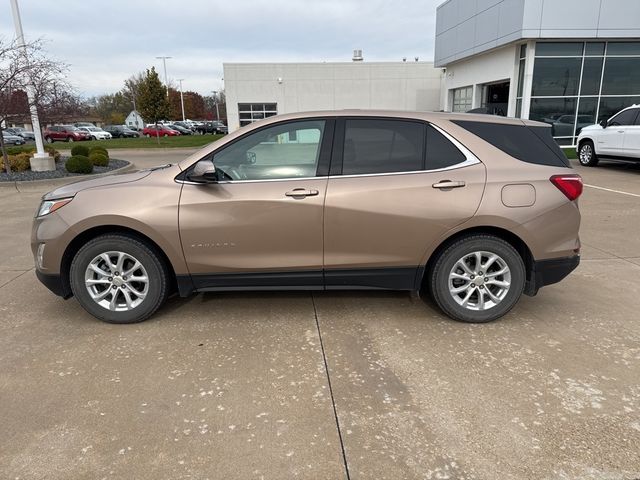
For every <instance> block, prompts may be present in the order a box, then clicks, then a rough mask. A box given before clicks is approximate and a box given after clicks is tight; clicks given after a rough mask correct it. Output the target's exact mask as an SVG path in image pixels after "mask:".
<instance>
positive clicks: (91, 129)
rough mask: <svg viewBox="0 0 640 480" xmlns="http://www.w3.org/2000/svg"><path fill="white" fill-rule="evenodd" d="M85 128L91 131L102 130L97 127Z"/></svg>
mask: <svg viewBox="0 0 640 480" xmlns="http://www.w3.org/2000/svg"><path fill="white" fill-rule="evenodd" d="M87 130H89V131H91V132H101V131H102V130H100V129H99V128H98V127H88V128H87Z"/></svg>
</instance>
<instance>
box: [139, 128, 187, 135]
mask: <svg viewBox="0 0 640 480" xmlns="http://www.w3.org/2000/svg"><path fill="white" fill-rule="evenodd" d="M142 134H143V135H144V136H145V137H174V136H176V135H180V132H178V131H176V130H172V129H170V128H169V127H165V126H164V125H157V126H156V125H152V126H149V127H146V128H144V129H142Z"/></svg>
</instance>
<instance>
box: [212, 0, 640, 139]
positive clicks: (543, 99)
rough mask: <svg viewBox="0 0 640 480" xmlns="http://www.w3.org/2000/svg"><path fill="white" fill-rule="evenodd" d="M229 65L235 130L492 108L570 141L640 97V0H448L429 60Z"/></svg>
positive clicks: (439, 14)
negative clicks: (334, 117) (259, 124)
mask: <svg viewBox="0 0 640 480" xmlns="http://www.w3.org/2000/svg"><path fill="white" fill-rule="evenodd" d="M358 53H359V52H355V56H354V61H352V62H341V63H313V64H296V63H288V64H283V63H280V64H225V65H224V72H225V73H224V75H225V88H226V94H227V109H228V120H229V127H230V130H234V129H236V128H238V127H239V126H242V125H245V124H247V123H250V122H251V121H255V120H257V119H260V118H264V117H267V116H270V115H274V114H276V113H278V114H280V113H289V112H295V111H305V110H330V109H342V108H384V109H398V110H422V111H432V110H444V111H457V112H466V111H469V110H473V109H480V111H482V112H486V113H490V114H496V115H506V116H511V117H520V118H529V119H532V120H539V121H543V122H547V123H549V124H551V125H552V128H553V135H554V137H555V138H556V140H557V142H558V143H559V144H561V145H565V146H568V145H573V144H575V139H576V136H577V134H578V133H579V131H580V129H581V128H582V127H583V126H585V125H589V124H593V123H596V122H597V121H599V120H601V119H603V118H608V117H610V116H611V115H612V114H614V113H615V112H617V111H619V110H621V109H622V108H624V107H626V106H629V105H632V104H634V103H640V0H561V1H560V0H448V1H447V2H445V3H443V4H442V5H440V6H439V7H438V9H437V13H436V32H435V55H434V57H435V58H434V61H433V63H431V62H414V61H411V60H413V59H411V60H410V61H403V62H382V63H379V62H375V63H373V62H371V63H370V62H366V61H362V60H361V57H360V55H358Z"/></svg>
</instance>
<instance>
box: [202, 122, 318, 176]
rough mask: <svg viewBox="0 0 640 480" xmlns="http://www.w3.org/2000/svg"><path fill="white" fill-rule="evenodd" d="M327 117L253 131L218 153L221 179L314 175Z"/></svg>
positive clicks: (216, 155) (216, 162) (217, 159)
mask: <svg viewBox="0 0 640 480" xmlns="http://www.w3.org/2000/svg"><path fill="white" fill-rule="evenodd" d="M324 125H325V122H324V120H309V121H301V122H290V123H285V124H279V125H274V126H272V127H268V128H264V129H261V130H259V131H257V132H253V133H250V134H248V135H246V136H244V137H242V138H241V139H240V140H238V141H236V142H234V143H232V144H231V145H229V146H228V147H226V148H225V149H224V150H222V151H221V152H219V153H216V154H215V156H214V158H213V162H214V164H215V166H216V169H217V170H219V171H220V172H221V174H222V177H221V178H220V179H221V180H267V179H278V178H296V177H314V176H315V175H316V170H317V166H318V158H319V156H320V145H321V143H322V134H323V132H324Z"/></svg>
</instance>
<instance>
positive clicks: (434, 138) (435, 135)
mask: <svg viewBox="0 0 640 480" xmlns="http://www.w3.org/2000/svg"><path fill="white" fill-rule="evenodd" d="M466 159H467V158H466V157H465V156H464V154H463V153H462V152H461V151H460V150H458V148H457V147H456V146H455V145H454V144H453V143H451V142H450V141H449V140H448V139H447V138H446V137H445V136H444V135H442V134H441V133H440V132H439V131H437V130H436V129H435V128H433V127H431V126H428V127H427V161H426V169H427V170H436V169H438V168H447V167H451V166H453V165H457V164H458V163H462V162H464V161H465V160H466Z"/></svg>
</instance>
